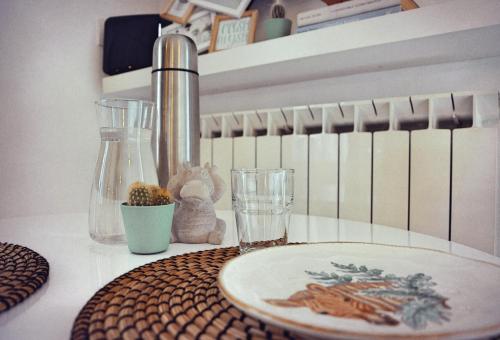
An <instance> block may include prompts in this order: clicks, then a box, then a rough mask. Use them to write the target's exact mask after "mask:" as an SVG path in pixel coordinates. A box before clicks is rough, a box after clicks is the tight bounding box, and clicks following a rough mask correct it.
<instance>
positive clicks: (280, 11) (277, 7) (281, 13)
mask: <svg viewBox="0 0 500 340" xmlns="http://www.w3.org/2000/svg"><path fill="white" fill-rule="evenodd" d="M285 13H286V11H285V6H283V4H282V3H281V1H280V0H275V1H274V3H273V5H272V6H271V18H273V19H278V18H279V19H282V18H284V17H285Z"/></svg>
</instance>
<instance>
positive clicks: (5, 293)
mask: <svg viewBox="0 0 500 340" xmlns="http://www.w3.org/2000/svg"><path fill="white" fill-rule="evenodd" d="M48 276H49V263H48V262H47V260H46V259H45V258H43V257H42V256H40V254H38V253H37V252H35V251H33V250H31V249H29V248H26V247H23V246H19V245H16V244H10V243H2V242H0V313H2V312H5V311H6V310H8V309H10V308H12V307H14V306H15V305H17V304H18V303H20V302H22V301H23V300H24V299H26V298H27V297H28V296H30V295H31V294H33V293H34V292H35V291H36V290H37V289H38V288H40V287H41V286H42V285H43V284H44V283H45V282H46V281H47V278H48Z"/></svg>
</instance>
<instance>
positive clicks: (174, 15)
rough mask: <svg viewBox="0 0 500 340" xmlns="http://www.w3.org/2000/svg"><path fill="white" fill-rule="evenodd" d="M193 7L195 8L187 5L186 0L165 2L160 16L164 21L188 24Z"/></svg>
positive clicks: (189, 4) (167, 0) (168, 0)
mask: <svg viewBox="0 0 500 340" xmlns="http://www.w3.org/2000/svg"><path fill="white" fill-rule="evenodd" d="M194 7H195V6H194V5H193V4H191V3H189V2H188V0H166V3H165V6H164V8H163V10H162V11H161V14H160V16H161V17H162V18H164V19H167V20H170V21H173V22H177V23H179V24H181V25H184V24H185V23H186V22H188V20H189V17H190V16H191V13H193V10H194Z"/></svg>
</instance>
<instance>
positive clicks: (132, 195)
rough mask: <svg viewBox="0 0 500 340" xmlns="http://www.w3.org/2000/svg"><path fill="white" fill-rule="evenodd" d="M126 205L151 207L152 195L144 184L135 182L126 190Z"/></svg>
mask: <svg viewBox="0 0 500 340" xmlns="http://www.w3.org/2000/svg"><path fill="white" fill-rule="evenodd" d="M128 205H140V206H145V205H153V195H152V193H151V190H150V189H149V187H148V186H147V185H146V184H145V183H142V182H135V183H132V184H131V185H130V187H129V189H128Z"/></svg>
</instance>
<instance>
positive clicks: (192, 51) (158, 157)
mask: <svg viewBox="0 0 500 340" xmlns="http://www.w3.org/2000/svg"><path fill="white" fill-rule="evenodd" d="M152 90H153V101H154V103H155V104H156V115H155V121H154V126H153V138H152V147H153V155H154V160H155V163H156V168H157V171H158V179H159V184H160V186H162V187H166V186H167V183H168V180H169V178H171V177H172V176H174V175H175V173H176V172H177V167H178V166H179V165H182V164H186V163H189V164H190V165H191V166H196V165H199V163H200V115H199V96H198V55H197V49H196V45H195V43H194V42H193V41H192V40H191V39H190V38H188V37H186V36H184V35H178V34H172V35H164V36H160V37H158V39H157V40H156V42H155V45H154V50H153V72H152Z"/></svg>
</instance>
